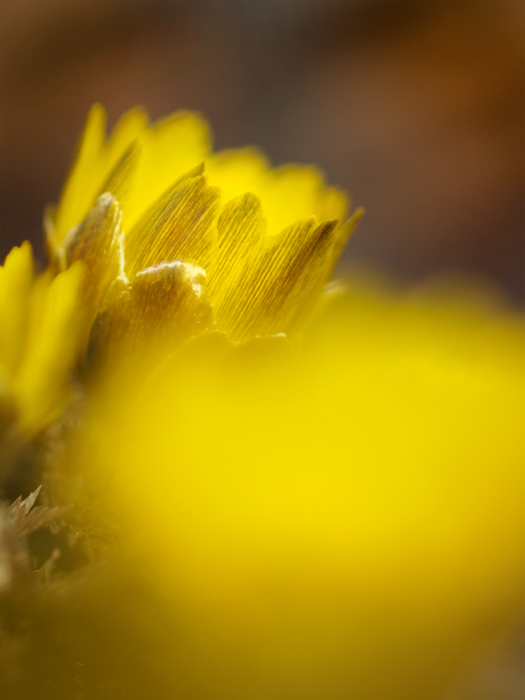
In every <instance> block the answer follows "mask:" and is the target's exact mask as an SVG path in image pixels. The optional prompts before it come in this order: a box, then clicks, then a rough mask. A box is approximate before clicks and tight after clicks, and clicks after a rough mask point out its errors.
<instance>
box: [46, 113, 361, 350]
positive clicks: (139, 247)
mask: <svg viewBox="0 0 525 700" xmlns="http://www.w3.org/2000/svg"><path fill="white" fill-rule="evenodd" d="M104 123H105V118H104V112H103V110H102V108H101V107H100V106H99V105H95V107H93V109H92V110H91V112H90V115H89V118H88V122H87V124H86V128H85V130H84V134H83V137H82V140H81V143H80V146H79V151H78V154H77V158H76V160H75V163H74V165H73V168H72V171H71V174H70V176H69V179H68V181H67V183H66V186H65V188H64V192H63V194H62V197H61V200H60V202H59V204H58V206H57V207H56V209H55V210H54V211H49V212H48V216H47V218H46V222H47V223H46V226H47V240H48V244H49V249H50V252H51V255H52V257H53V258H54V260H55V262H56V264H57V265H58V266H59V268H60V267H62V268H63V267H65V266H67V265H69V264H70V263H71V262H73V261H75V260H79V259H82V260H84V261H85V262H86V264H87V276H86V282H85V298H86V303H87V305H88V308H89V313H88V316H89V318H90V320H93V319H94V320H95V323H94V327H93V328H94V337H93V338H92V345H93V346H95V347H96V348H97V352H98V353H99V354H100V349H101V347H102V348H105V347H109V345H108V342H109V344H110V346H111V347H112V349H113V350H112V352H114V351H117V345H118V346H119V347H122V346H125V345H126V344H127V346H128V348H129V347H131V346H133V345H134V344H135V339H137V338H138V336H140V337H141V338H142V341H140V340H139V341H138V342H139V345H140V344H141V343H142V344H144V342H146V338H147V337H148V333H149V329H150V328H151V324H152V322H153V318H154V319H155V324H154V325H155V327H157V325H159V324H160V326H162V327H164V328H165V329H167V328H168V327H170V324H171V331H172V341H173V342H172V343H171V345H172V346H173V344H174V342H175V340H174V339H175V338H178V339H179V340H182V339H186V338H187V337H191V336H192V335H196V334H198V333H200V332H202V330H204V329H206V328H213V329H218V330H220V331H224V332H226V333H227V335H228V336H229V337H230V338H231V339H232V340H233V341H243V340H246V339H249V338H254V337H256V336H267V335H276V334H280V333H286V334H291V335H294V334H297V333H299V332H300V331H302V329H303V328H304V326H305V323H306V321H307V320H308V318H309V316H310V315H311V312H312V309H313V307H314V306H315V304H316V302H317V300H318V298H319V295H320V293H321V292H322V289H323V286H324V284H325V283H326V281H327V279H328V277H329V275H330V273H331V271H332V269H333V267H334V264H335V262H336V261H337V259H338V257H339V255H340V253H341V251H342V249H343V247H344V244H345V243H346V241H347V239H348V237H349V235H350V234H351V232H352V230H353V228H354V226H355V224H356V223H357V220H358V219H359V217H360V215H361V212H360V211H357V212H355V213H354V214H353V216H352V217H351V218H350V219H349V220H348V221H346V222H345V216H346V211H347V207H348V204H347V200H346V197H345V196H344V194H343V193H342V192H340V191H339V190H336V189H335V188H330V187H326V186H325V185H324V183H323V177H322V174H321V173H320V172H319V171H318V170H317V169H316V168H313V167H304V166H284V167H281V168H277V169H275V170H272V169H270V168H269V166H268V163H267V161H266V159H265V157H264V156H263V155H262V154H261V153H260V152H258V151H257V150H255V149H241V150H238V151H227V152H222V153H217V154H212V152H211V146H210V141H209V133H208V128H207V125H206V123H205V122H204V121H203V120H202V118H201V117H199V116H198V115H195V114H191V113H186V112H182V113H176V114H174V115H172V116H171V117H168V118H166V119H164V120H162V121H160V122H158V123H155V124H153V125H149V124H148V121H147V118H146V116H145V114H144V113H143V112H142V111H141V110H138V109H136V110H132V111H131V112H128V113H127V114H126V115H125V116H124V117H123V118H122V119H121V121H120V122H119V124H118V125H117V126H116V128H115V130H114V131H113V133H112V135H111V137H110V138H109V139H106V137H105V126H104ZM175 261H177V264H174V263H175ZM167 263H169V264H167ZM112 286H113V287H114V288H113V289H111V290H110V287H112ZM146 290H147V291H146ZM106 293H107V294H106ZM168 296H169V298H170V299H171V302H170V303H166V300H167V298H168ZM175 299H179V300H184V301H183V302H181V303H180V304H176V302H175V301H174V300H175ZM174 304H175V305H176V306H177V309H178V310H177V311H175V309H174ZM153 308H154V309H155V311H154V312H153V315H151V313H150V312H151V310H152V309H153ZM184 314H185V318H184V319H183V318H182V315H184ZM139 326H140V330H139ZM181 328H185V329H186V330H185V332H184V333H181V332H180V329H181ZM87 333H89V329H88V331H87ZM110 337H111V338H112V340H111V341H110V340H109V338H110Z"/></svg>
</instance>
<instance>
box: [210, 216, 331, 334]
mask: <svg viewBox="0 0 525 700" xmlns="http://www.w3.org/2000/svg"><path fill="white" fill-rule="evenodd" d="M336 234H337V222H335V221H333V222H325V223H323V224H318V223H317V221H316V220H315V218H314V217H310V218H309V219H306V220H303V221H299V222H298V223H297V224H295V225H294V226H291V227H290V228H288V229H287V230H285V231H283V232H282V233H281V234H280V235H279V236H272V237H266V238H264V239H262V240H261V241H260V242H259V243H258V244H257V245H256V246H253V248H252V249H251V251H250V253H249V254H248V255H247V256H246V257H245V259H244V260H242V261H240V262H239V263H238V264H237V265H236V267H235V269H234V270H233V271H232V273H231V274H230V276H229V277H228V278H227V280H226V283H225V285H224V287H223V289H222V290H220V297H219V298H218V299H215V298H214V299H213V301H214V307H215V317H216V321H217V325H218V328H219V330H225V331H226V332H227V333H229V334H230V335H231V337H232V338H233V339H234V340H244V339H246V338H250V337H253V336H255V335H275V334H277V333H289V332H293V331H294V330H296V327H297V325H298V323H300V321H301V320H302V319H303V318H304V316H305V315H306V314H307V312H308V311H309V310H310V308H311V306H312V304H313V302H314V301H315V299H316V298H317V295H318V294H319V292H320V290H321V287H322V285H323V284H324V282H325V281H326V277H327V274H329V271H330V269H329V268H328V266H327V262H328V261H329V260H331V252H332V247H333V243H334V239H335V236H336Z"/></svg>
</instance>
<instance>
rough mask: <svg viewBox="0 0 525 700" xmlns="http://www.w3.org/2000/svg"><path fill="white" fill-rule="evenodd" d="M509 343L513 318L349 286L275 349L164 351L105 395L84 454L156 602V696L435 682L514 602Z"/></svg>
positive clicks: (516, 455)
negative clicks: (141, 387)
mask: <svg viewBox="0 0 525 700" xmlns="http://www.w3.org/2000/svg"><path fill="white" fill-rule="evenodd" d="M524 350H525V334H524V331H523V328H522V327H520V325H519V323H516V322H515V321H514V320H512V319H509V320H506V319H502V320H499V319H491V318H490V317H485V316H484V315H483V314H479V313H478V312H477V311H476V310H470V309H461V308H459V309H458V308H453V307H450V306H448V305H447V304H443V305H439V304H431V303H428V302H421V301H420V300H418V299H415V300H410V299H407V300H402V299H401V300H397V301H396V300H392V299H388V298H386V299H384V298H382V297H381V296H380V295H376V294H374V293H370V292H367V291H366V290H363V289H356V290H355V292H354V295H353V297H352V296H351V297H350V298H349V299H348V300H346V301H345V300H343V301H340V302H339V304H338V305H336V307H335V308H334V309H333V310H332V311H331V313H330V315H329V316H328V317H327V318H326V320H324V321H322V322H321V323H320V324H319V325H318V326H317V327H316V329H314V330H313V331H312V332H311V334H310V336H309V338H308V339H306V341H305V345H304V346H303V349H302V351H301V352H300V353H299V354H296V355H295V356H291V357H288V358H286V357H285V358H284V359H282V358H278V357H276V356H273V357H272V358H271V359H270V356H267V357H266V358H263V357H260V358H259V361H258V362H255V363H245V362H243V363H242V364H240V363H239V362H238V361H235V362H225V363H223V364H222V369H221V368H220V366H219V367H218V366H217V364H214V363H212V365H208V364H207V362H206V361H205V360H203V357H202V355H201V354H197V355H192V353H187V354H186V355H185V356H183V355H179V357H178V361H177V362H173V363H172V364H171V369H170V366H169V365H165V368H164V372H163V373H162V374H159V375H158V376H157V378H156V381H155V382H150V383H149V384H148V386H147V391H144V392H143V393H142V394H141V396H140V401H139V402H138V403H136V404H132V405H130V406H121V409H120V411H117V412H116V413H115V415H116V416H117V418H116V420H115V422H113V423H109V424H106V425H104V426H102V432H103V434H104V435H105V438H104V441H103V445H104V459H103V460H102V462H101V464H100V465H98V466H97V465H93V466H94V468H95V470H96V469H100V470H101V471H102V473H103V474H105V473H106V470H108V469H116V470H117V474H118V478H117V484H118V486H117V488H118V491H119V493H118V496H117V498H120V499H121V500H122V504H123V507H124V511H123V512H124V513H129V517H128V516H125V517H126V522H127V524H128V531H129V532H131V533H133V534H132V542H133V545H132V549H130V556H132V557H137V556H138V553H139V552H140V553H141V557H142V559H139V560H137V559H135V561H137V564H136V567H137V570H138V571H141V572H142V575H143V577H144V579H146V580H148V581H149V585H151V586H152V587H153V589H154V590H157V591H158V595H159V596H160V597H161V598H162V599H163V600H165V601H166V603H167V604H168V603H169V602H170V601H171V606H172V607H171V611H172V614H173V616H174V617H175V619H176V620H177V626H176V629H177V641H176V642H173V644H176V648H177V649H180V650H181V651H180V653H183V654H184V658H185V662H184V664H183V665H182V667H181V668H179V670H178V673H177V674H176V676H175V677H172V678H171V681H170V684H169V685H167V687H166V693H167V694H170V693H171V694H175V695H177V694H182V695H185V694H187V693H189V692H190V689H191V694H192V695H191V696H192V697H196V698H201V697H202V698H205V697H206V698H207V697H209V693H211V692H212V691H213V697H216V698H225V699H226V698H231V697H239V698H244V697H247V696H248V695H249V694H250V693H251V689H254V688H256V689H258V691H259V690H261V691H264V694H265V696H267V697H271V698H283V700H288V699H289V698H305V697H308V698H316V699H317V698H324V697H330V698H331V699H332V698H333V699H334V700H338V699H339V698H340V699H341V700H346V699H347V698H349V697H359V698H366V699H367V700H376V699H377V698H381V700H394V699H395V700H408V699H410V700H420V698H423V697H434V694H435V696H436V697H438V696H439V695H438V694H439V693H442V692H444V690H445V688H446V686H447V683H448V682H449V681H450V679H451V678H452V677H453V675H454V674H455V673H456V672H457V670H458V668H459V667H460V665H461V663H463V662H464V661H465V660H468V658H469V656H470V654H472V653H474V652H475V651H476V650H477V649H479V648H480V647H481V646H482V645H483V644H484V642H485V640H486V639H487V638H490V636H491V635H493V634H494V629H495V628H496V629H500V628H503V627H504V626H505V625H506V624H507V622H508V620H509V619H510V616H511V615H512V614H513V613H514V612H515V611H519V610H520V609H521V606H522V605H523V604H524V603H525V593H524V591H525V562H524V559H523V551H524V549H525V527H524V525H525V515H524V510H523V495H524V493H525V474H524V472H523V463H524V459H525V436H524V433H523V427H522V415H521V414H522V405H523V396H524V395H525V368H524V366H523V352H524ZM180 397H184V400H183V401H180ZM117 405H118V401H117ZM203 436H205V438H204V439H203ZM146 465H147V466H146ZM140 504H147V506H146V508H147V513H148V516H147V518H145V520H142V521H140V524H139V523H138V522H137V518H136V512H137V508H138V507H139V506H140ZM138 561H142V562H143V563H142V564H139V563H138ZM152 595H154V594H152ZM160 646H162V645H160ZM171 648H175V647H171ZM161 653H162V652H161ZM210 673H212V677H211V678H210Z"/></svg>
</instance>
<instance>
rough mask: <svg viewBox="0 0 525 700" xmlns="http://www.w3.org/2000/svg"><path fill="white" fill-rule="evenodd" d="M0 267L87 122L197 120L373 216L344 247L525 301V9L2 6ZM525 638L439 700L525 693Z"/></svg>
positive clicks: (434, 1) (220, 2)
mask: <svg viewBox="0 0 525 700" xmlns="http://www.w3.org/2000/svg"><path fill="white" fill-rule="evenodd" d="M0 12H1V17H0V59H1V62H0V89H1V112H0V231H1V236H2V239H1V257H2V258H3V257H4V256H5V254H6V253H7V252H8V251H9V249H10V248H11V246H13V245H15V244H18V243H20V242H21V241H22V240H23V239H26V238H29V239H30V240H32V241H33V243H34V245H35V248H36V250H37V253H38V254H39V255H40V256H43V247H42V243H41V238H42V232H41V217H42V210H43V208H44V206H45V205H46V203H48V202H50V201H54V200H55V201H56V199H57V197H58V195H59V192H60V189H61V186H62V184H63V181H64V178H65V176H66V174H67V170H68V167H69V164H70V161H71V157H72V154H73V152H74V148H75V144H76V141H77V138H78V136H79V133H80V131H81V129H82V126H83V123H84V120H85V117H86V114H87V111H88V109H89V107H90V105H91V104H92V103H93V102H95V101H101V102H102V103H103V104H104V105H105V106H106V108H107V110H108V112H109V120H110V124H111V125H113V124H114V123H115V121H116V119H117V118H118V117H119V115H120V114H121V113H122V112H123V111H124V110H126V109H128V108H130V107H132V106H133V105H136V104H143V105H145V106H146V107H147V108H148V110H149V112H150V114H151V116H152V117H153V118H158V117H161V116H163V115H165V114H167V113H169V112H172V111H174V110H176V109H181V108H185V109H195V110H199V111H202V112H203V113H204V114H205V115H206V116H207V117H208V118H209V120H210V121H211V123H212V125H213V129H214V132H215V142H216V147H217V148H226V147H236V146H241V145H245V144H258V145H260V146H261V147H262V148H264V150H266V151H267V153H268V154H269V156H270V158H271V159H272V161H273V162H274V163H276V164H278V163H282V162H289V161H299V162H313V163H317V164H319V165H320V166H321V167H322V168H323V169H324V170H325V172H326V173H327V177H328V179H329V181H330V182H332V183H334V184H339V185H341V186H343V187H344V188H345V189H347V190H348V191H349V192H350V193H351V194H352V195H353V198H354V202H355V203H356V204H361V205H364V206H365V207H366V210H367V213H366V216H365V218H364V220H363V221H362V223H361V224H360V225H359V228H358V231H357V233H356V234H355V237H354V239H353V240H352V241H351V243H350V245H349V247H348V249H347V251H346V253H345V261H346V263H350V264H352V265H356V266H359V265H362V266H363V265H364V266H365V267H372V268H379V269H382V270H383V271H385V272H386V273H387V274H388V275H390V276H392V277H393V278H394V279H396V280H398V282H399V283H400V284H401V285H405V284H406V285H411V284H413V283H417V282H418V281H419V280H421V279H427V278H428V277H429V276H430V277H432V276H439V275H442V274H449V273H461V274H467V275H469V276H471V277H473V278H474V279H480V280H485V281H487V282H488V283H489V284H491V285H494V287H495V288H496V289H499V290H501V292H502V293H503V295H505V296H506V297H507V298H508V299H509V300H510V301H511V302H512V303H514V304H516V305H518V306H522V305H523V304H524V302H525V283H524V277H525V272H524V266H525V250H524V248H525V244H524V229H525V214H524V209H525V157H524V138H523V137H524V116H525V81H524V79H525V55H524V54H525V42H524V33H523V32H524V27H525V3H524V2H523V0H75V2H71V0H2V3H1V5H0ZM523 639H525V635H524V634H523V633H517V636H516V638H515V639H514V640H510V641H509V640H507V641H505V642H503V643H502V646H501V647H500V648H498V649H496V650H487V657H486V658H484V659H481V660H480V661H479V664H478V666H477V667H474V668H472V669H470V670H469V671H468V673H467V674H466V676H465V678H463V679H459V681H458V685H457V687H456V688H453V689H451V693H450V695H449V696H447V698H446V699H444V700H518V699H523V698H525V651H524V649H525V643H524V642H523Z"/></svg>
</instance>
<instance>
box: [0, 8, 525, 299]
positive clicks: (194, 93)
mask: <svg viewBox="0 0 525 700" xmlns="http://www.w3.org/2000/svg"><path fill="white" fill-rule="evenodd" d="M1 11H2V18H1V23H0V46H1V54H2V56H1V91H2V92H1V97H2V109H1V132H0V159H1V160H0V164H1V170H0V189H1V192H0V196H1V201H0V203H1V208H0V212H1V224H0V226H1V229H0V230H1V234H2V255H4V256H5V254H6V252H7V251H8V250H9V248H10V247H11V246H12V245H13V244H16V243H19V242H20V241H22V240H23V239H24V238H30V239H31V240H33V241H34V242H35V245H36V248H37V251H38V252H39V253H40V254H42V246H41V215H42V209H43V207H44V205H45V204H46V203H47V202H49V201H54V200H56V199H57V196H58V193H59V191H60V188H61V186H62V183H63V181H64V177H65V175H66V173H67V169H68V166H69V163H70V160H71V156H72V153H73V151H74V147H75V144H76V141H77V138H78V135H79V132H80V130H81V128H82V125H83V122H84V119H85V116H86V113H87V110H88V108H89V106H90V105H91V104H92V103H93V102H94V101H101V102H102V103H103V104H104V105H105V106H106V108H107V110H108V112H109V119H110V124H114V122H115V121H116V119H117V118H118V116H119V115H120V114H121V113H122V112H123V111H124V110H126V109H128V108H129V107H131V106H133V105H135V104H143V105H146V106H147V108H148V110H149V112H150V114H151V116H152V117H153V118H157V117H160V116H162V115H164V114H166V113H169V112H171V111H173V110H176V109H180V108H188V109H195V110H199V111H202V112H203V113H204V114H205V115H206V116H207V117H208V118H209V119H210V121H211V123H212V125H213V128H214V132H215V139H216V145H217V147H218V148H225V147H235V146H241V145H245V144H258V145H260V146H262V147H263V148H264V149H265V150H266V151H267V153H268V154H269V156H270V158H271V159H272V161H273V162H274V163H281V162H286V161H300V162H314V163H318V164H319V165H321V167H322V168H323V169H324V170H325V172H326V173H327V176H328V178H329V180H330V181H331V182H333V183H336V184H339V185H342V186H343V187H344V188H346V189H347V190H348V192H350V193H351V194H352V196H353V198H354V202H355V203H356V204H361V205H364V206H365V208H366V210H367V214H366V217H365V219H364V220H363V222H362V223H361V225H360V226H359V230H358V232H357V233H356V235H355V238H354V239H353V241H352V243H351V245H350V247H349V248H348V250H347V253H346V258H345V260H346V261H347V262H348V261H350V262H352V264H354V265H361V266H362V265H365V266H373V267H379V268H380V269H382V270H384V271H385V272H386V273H387V274H389V275H391V276H392V277H393V278H394V279H395V280H397V281H398V282H399V283H400V284H404V283H409V284H412V283H413V282H415V281H417V280H419V279H421V278H427V277H428V276H429V275H430V276H434V275H442V274H443V273H445V274H449V273H457V272H459V273H462V274H466V273H467V274H468V275H470V276H471V277H473V278H478V279H480V280H486V281H488V282H489V283H490V284H493V285H494V286H495V287H496V288H499V289H500V290H502V291H503V293H504V294H505V295H506V296H507V297H508V298H509V299H511V300H512V302H513V303H516V304H518V305H520V304H521V305H522V304H523V303H524V300H525V284H524V259H525V255H524V252H525V251H524V226H525V224H524V198H525V158H524V139H523V135H524V114H525V109H524V104H525V89H524V84H525V80H524V79H525V61H524V46H525V41H524V32H523V30H524V26H525V21H524V18H525V3H524V2H523V0H75V2H71V0H2V3H1Z"/></svg>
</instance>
